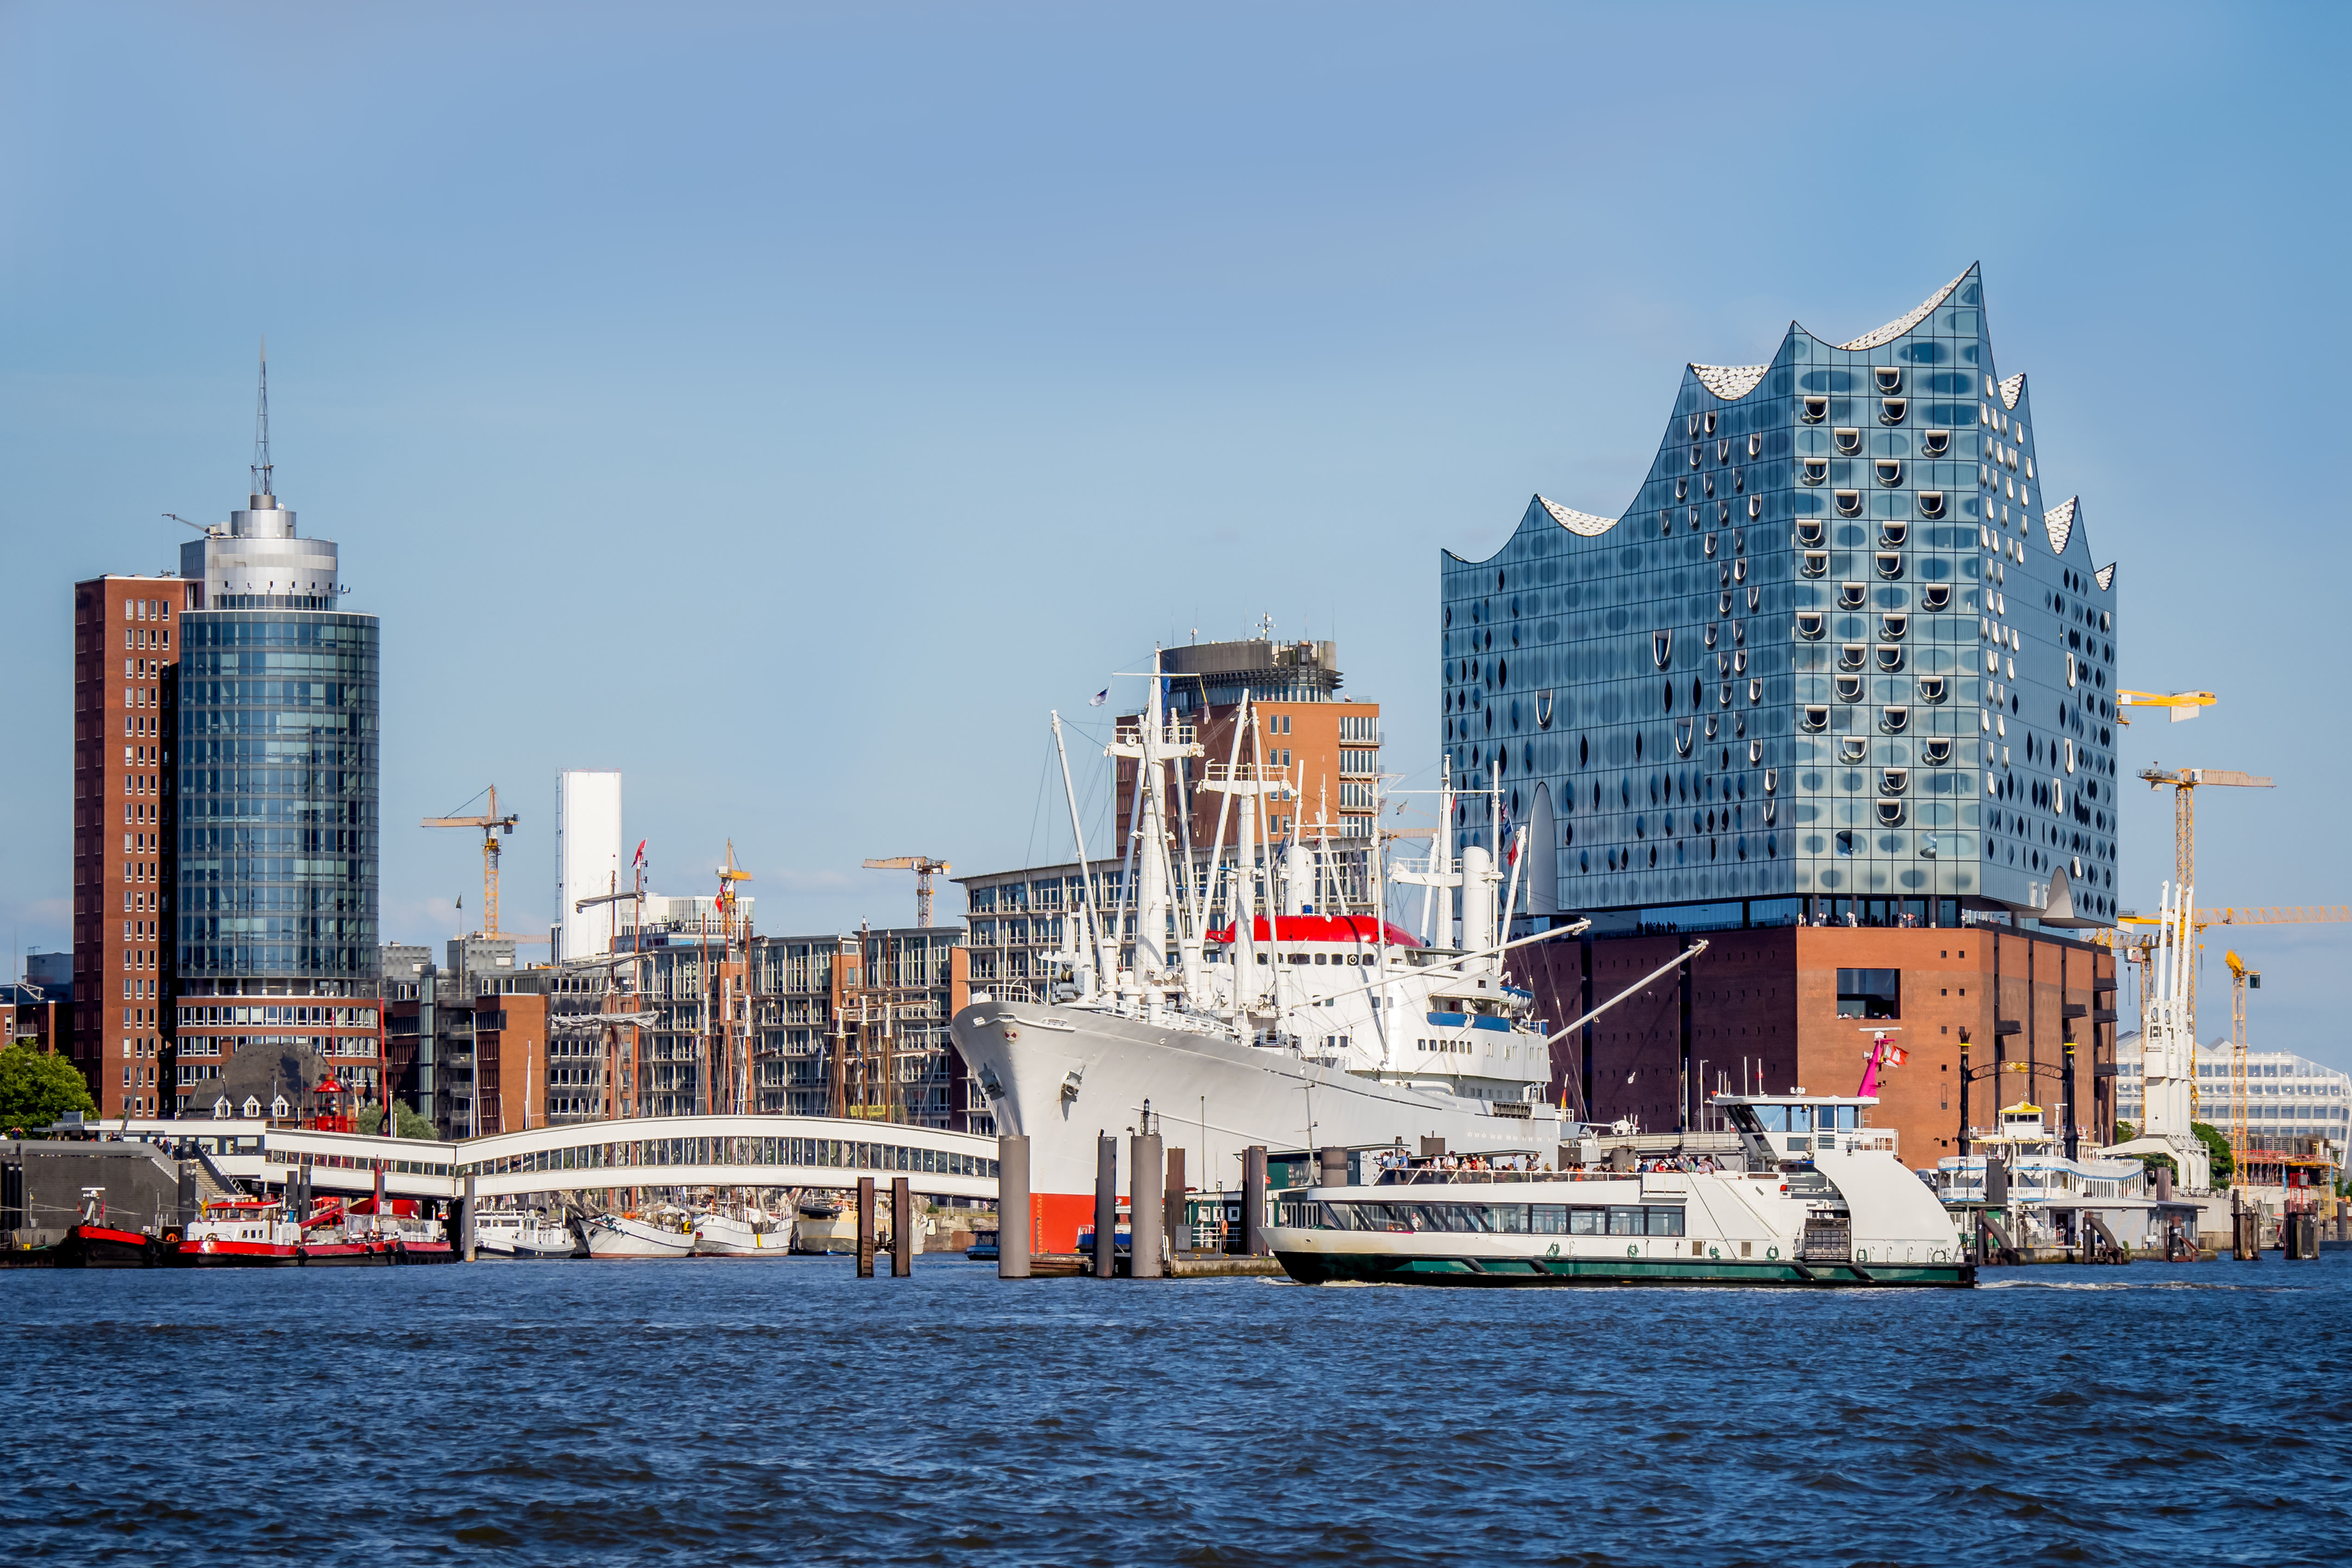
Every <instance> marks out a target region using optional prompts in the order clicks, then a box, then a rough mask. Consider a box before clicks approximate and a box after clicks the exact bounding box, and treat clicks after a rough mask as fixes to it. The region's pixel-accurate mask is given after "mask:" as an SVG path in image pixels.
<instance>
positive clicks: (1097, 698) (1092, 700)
mask: <svg viewBox="0 0 2352 1568" xmlns="http://www.w3.org/2000/svg"><path fill="white" fill-rule="evenodd" d="M1108 701H1110V688H1109V687H1108V686H1105V687H1104V688H1103V689H1102V690H1100V691H1098V692H1097V693H1096V694H1095V695H1092V696H1090V697H1088V698H1087V706H1088V707H1100V706H1103V704H1105V703H1107V702H1108Z"/></svg>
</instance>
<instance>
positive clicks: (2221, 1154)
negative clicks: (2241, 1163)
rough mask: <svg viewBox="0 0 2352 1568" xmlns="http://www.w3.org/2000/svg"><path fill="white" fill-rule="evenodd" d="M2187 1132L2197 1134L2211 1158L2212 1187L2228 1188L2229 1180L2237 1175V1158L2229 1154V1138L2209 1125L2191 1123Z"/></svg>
mask: <svg viewBox="0 0 2352 1568" xmlns="http://www.w3.org/2000/svg"><path fill="white" fill-rule="evenodd" d="M2189 1131H2190V1132H2192V1133H2194V1134H2197V1136H2198V1138H2199V1140H2200V1141H2201V1142H2202V1143H2203V1144H2204V1145H2205V1152H2206V1153H2207V1154H2209V1155H2211V1156H2212V1157H2213V1185H2214V1186H2217V1187H2223V1186H2229V1185H2230V1179H2231V1177H2232V1176H2236V1175H2237V1174H2238V1156H2237V1155H2234V1154H2231V1152H2230V1140H2229V1138H2228V1137H2227V1136H2226V1135H2225V1134H2223V1133H2222V1132H2221V1129H2220V1128H2219V1127H2216V1126H2213V1125H2211V1124H2210V1123H2205V1122H2191V1123H2189Z"/></svg>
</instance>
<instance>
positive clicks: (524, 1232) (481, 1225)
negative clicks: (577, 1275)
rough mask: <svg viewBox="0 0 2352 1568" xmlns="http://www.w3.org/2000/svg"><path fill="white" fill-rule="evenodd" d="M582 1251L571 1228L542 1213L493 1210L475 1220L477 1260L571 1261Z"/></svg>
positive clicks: (578, 1240)
mask: <svg viewBox="0 0 2352 1568" xmlns="http://www.w3.org/2000/svg"><path fill="white" fill-rule="evenodd" d="M579 1251H580V1239H579V1238H578V1237H576V1236H574V1235H572V1228H571V1227H570V1226H569V1225H565V1224H562V1223H561V1222H560V1221H558V1220H555V1219H551V1218H548V1217H547V1216H546V1215H543V1214H537V1213H533V1214H523V1213H520V1212H518V1211H516V1210H513V1209H494V1210H492V1211H491V1212H489V1213H487V1214H483V1215H480V1216H478V1217H477V1218H475V1220H474V1252H475V1255H476V1256H477V1257H483V1258H499V1259H506V1260H512V1261H515V1262H531V1261H534V1260H543V1259H552V1258H572V1257H575V1256H577V1255H578V1253H579Z"/></svg>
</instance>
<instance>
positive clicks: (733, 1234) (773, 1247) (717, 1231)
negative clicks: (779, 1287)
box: [694, 1214, 793, 1258]
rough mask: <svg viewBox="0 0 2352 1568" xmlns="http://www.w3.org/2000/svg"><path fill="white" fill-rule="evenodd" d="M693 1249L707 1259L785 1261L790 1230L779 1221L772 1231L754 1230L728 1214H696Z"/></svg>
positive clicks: (791, 1237)
mask: <svg viewBox="0 0 2352 1568" xmlns="http://www.w3.org/2000/svg"><path fill="white" fill-rule="evenodd" d="M694 1249H695V1251H696V1252H697V1253H698V1254H699V1255H701V1256H703V1257H706V1258H785V1257H789V1256H791V1255H792V1250H793V1231H792V1227H791V1226H790V1225H789V1224H785V1223H782V1222H778V1223H777V1224H776V1226H775V1228H769V1229H755V1228H753V1227H752V1225H751V1222H750V1221H749V1220H743V1219H737V1218H733V1217H732V1216H730V1215H724V1214H698V1215H696V1216H695V1217H694Z"/></svg>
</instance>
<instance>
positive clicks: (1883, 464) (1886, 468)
mask: <svg viewBox="0 0 2352 1568" xmlns="http://www.w3.org/2000/svg"><path fill="white" fill-rule="evenodd" d="M1873 471H1874V473H1876V475H1877V476H1878V482H1879V483H1880V484H1881V485H1886V486H1895V485H1900V484H1901V483H1903V460H1902V459H1901V458H1899V457H1881V458H1879V459H1878V460H1877V462H1876V463H1875V464H1874V465H1873Z"/></svg>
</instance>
